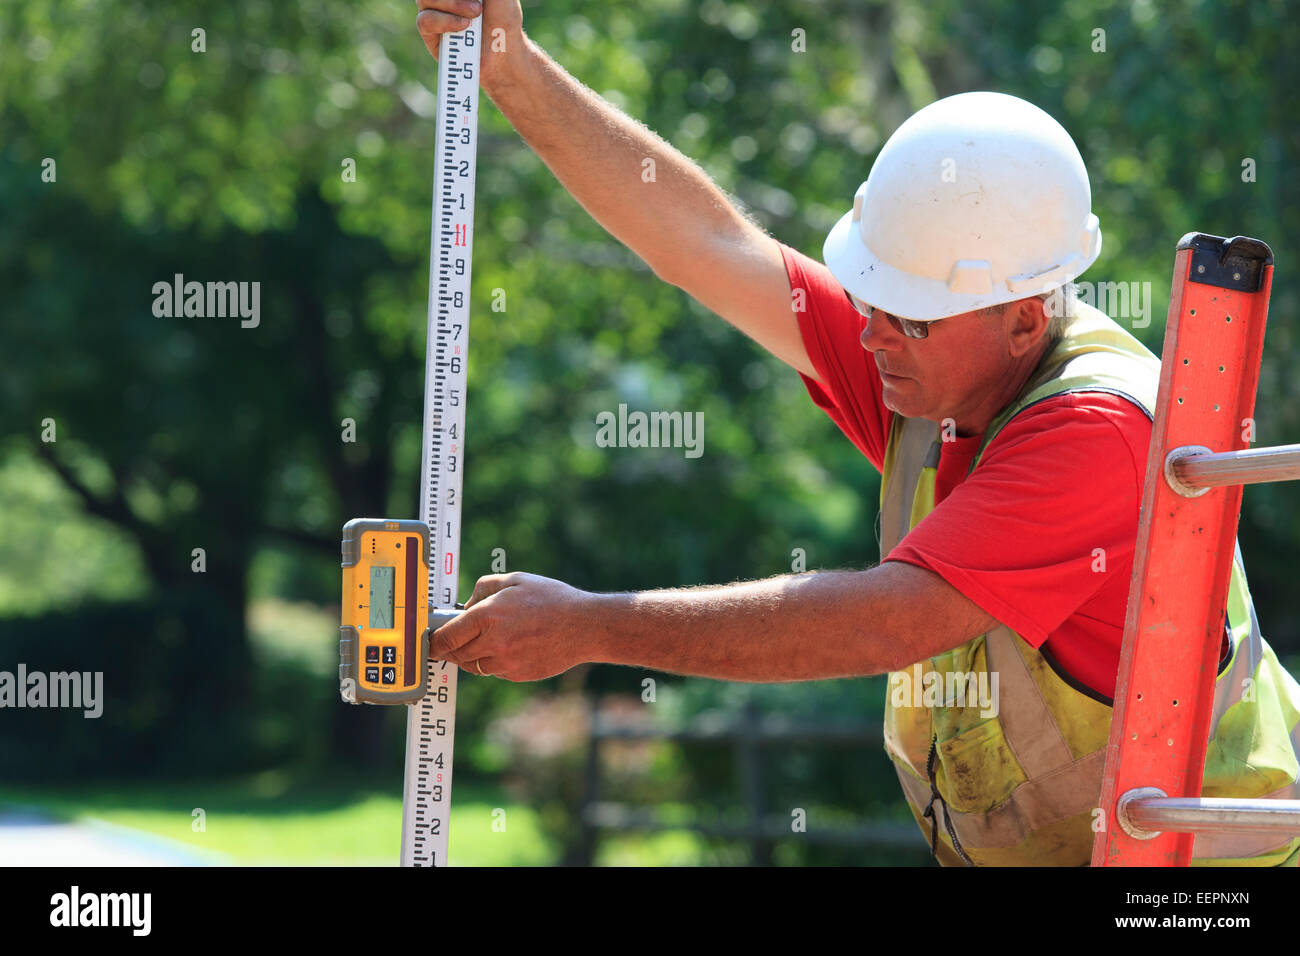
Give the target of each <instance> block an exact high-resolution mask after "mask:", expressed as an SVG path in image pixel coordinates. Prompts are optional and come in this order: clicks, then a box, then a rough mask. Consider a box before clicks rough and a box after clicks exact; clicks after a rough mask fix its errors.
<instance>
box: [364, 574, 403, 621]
mask: <svg viewBox="0 0 1300 956" xmlns="http://www.w3.org/2000/svg"><path fill="white" fill-rule="evenodd" d="M396 571H397V569H396V568H380V567H374V566H372V567H371V568H370V626H371V627H372V628H378V629H388V628H391V627H392V626H393V584H394V576H395V574H396Z"/></svg>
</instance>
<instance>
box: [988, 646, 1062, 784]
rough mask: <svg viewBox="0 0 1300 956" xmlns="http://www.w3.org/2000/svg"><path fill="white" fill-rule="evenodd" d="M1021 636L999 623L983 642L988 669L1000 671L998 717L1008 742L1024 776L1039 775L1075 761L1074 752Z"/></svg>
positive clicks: (994, 671) (995, 671) (991, 671)
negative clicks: (1021, 645) (1024, 652)
mask: <svg viewBox="0 0 1300 956" xmlns="http://www.w3.org/2000/svg"><path fill="white" fill-rule="evenodd" d="M1019 640H1021V638H1019V637H1017V636H1016V634H1015V633H1014V632H1012V630H1011V629H1010V628H1008V627H1007V626H1006V625H999V626H998V627H996V628H994V629H993V630H991V631H989V632H988V636H987V637H986V638H985V645H984V646H985V653H986V654H987V660H988V670H989V673H990V674H993V673H996V674H997V675H998V719H999V720H1001V722H1002V733H1003V736H1004V737H1005V739H1006V741H1007V746H1008V747H1010V748H1011V752H1012V753H1014V754H1015V755H1016V760H1017V761H1018V762H1019V764H1020V767H1021V769H1022V770H1023V771H1024V772H1025V776H1026V777H1037V776H1040V775H1042V774H1047V773H1051V772H1052V771H1053V770H1056V769H1057V768H1058V767H1064V766H1066V765H1067V764H1070V763H1073V762H1074V754H1073V752H1072V751H1071V750H1070V746H1069V744H1067V743H1066V742H1065V737H1064V736H1062V734H1061V730H1060V728H1059V727H1058V726H1057V724H1056V719H1055V718H1054V717H1053V716H1052V711H1051V709H1050V708H1049V707H1048V706H1047V701H1045V700H1044V699H1043V695H1042V692H1041V691H1040V690H1039V689H1038V683H1037V682H1036V681H1035V680H1034V677H1033V675H1032V674H1030V673H1029V666H1028V665H1027V664H1026V663H1025V659H1024V658H1023V657H1022V656H1021V655H1020V650H1019V649H1018V648H1017V647H1016V644H1015V642H1016V641H1019Z"/></svg>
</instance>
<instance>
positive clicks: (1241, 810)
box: [1119, 794, 1300, 837]
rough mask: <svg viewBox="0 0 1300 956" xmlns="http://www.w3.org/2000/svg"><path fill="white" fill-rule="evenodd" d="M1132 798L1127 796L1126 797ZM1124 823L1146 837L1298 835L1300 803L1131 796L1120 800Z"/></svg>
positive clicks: (1290, 801) (1293, 801) (1289, 801)
mask: <svg viewBox="0 0 1300 956" xmlns="http://www.w3.org/2000/svg"><path fill="white" fill-rule="evenodd" d="M1128 796H1129V795H1127V794H1126V798H1127V797H1128ZM1119 812H1120V816H1121V818H1122V819H1121V821H1120V822H1121V824H1122V825H1125V829H1126V830H1129V831H1130V832H1133V831H1137V833H1134V835H1137V834H1138V833H1140V834H1141V835H1142V836H1143V837H1147V836H1155V835H1156V834H1158V833H1161V832H1164V831H1166V830H1168V831H1171V832H1174V833H1297V834H1300V800H1241V799H1230V798H1227V797H1219V798H1208V797H1197V798H1191V797H1148V796H1143V797H1132V798H1127V799H1123V800H1121V801H1120V805H1119Z"/></svg>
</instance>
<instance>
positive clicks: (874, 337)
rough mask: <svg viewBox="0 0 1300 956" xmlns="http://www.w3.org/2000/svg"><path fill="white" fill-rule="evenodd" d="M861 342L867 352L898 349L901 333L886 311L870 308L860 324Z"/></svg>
mask: <svg viewBox="0 0 1300 956" xmlns="http://www.w3.org/2000/svg"><path fill="white" fill-rule="evenodd" d="M861 342H862V347H863V348H864V349H866V350H867V351H868V352H878V351H880V350H882V349H884V350H894V349H900V348H902V347H903V334H902V333H901V332H899V331H898V329H896V328H894V323H893V322H891V321H890V319H889V314H888V313H887V312H883V311H881V310H880V309H872V310H871V311H870V313H868V315H867V321H866V324H865V325H863V326H862V338H861Z"/></svg>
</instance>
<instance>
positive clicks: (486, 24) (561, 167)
mask: <svg viewBox="0 0 1300 956" xmlns="http://www.w3.org/2000/svg"><path fill="white" fill-rule="evenodd" d="M419 7H420V10H421V13H420V14H419V15H418V18H417V21H416V22H417V26H418V27H419V29H420V34H421V36H422V37H423V38H424V42H425V44H426V46H428V48H429V50H430V52H434V53H435V54H436V51H437V49H438V42H439V40H440V39H441V36H442V34H443V33H447V32H459V31H461V30H463V29H464V28H465V24H466V22H465V21H464V20H462V19H460V17H473V16H477V15H478V11H479V9H480V7H479V6H477V5H476V4H475V3H473V2H472V0H419ZM481 9H482V10H483V17H484V21H483V53H482V58H483V64H482V67H481V69H482V80H483V90H484V91H485V92H486V93H487V94H488V96H490V97H491V98H492V101H493V102H494V103H495V104H496V105H497V108H498V109H500V110H501V112H502V113H503V114H504V115H505V117H506V118H507V119H508V120H509V121H510V123H511V125H513V126H514V128H515V129H516V130H517V131H518V132H519V135H520V136H522V137H523V139H524V141H525V142H526V143H528V145H529V146H531V147H532V149H533V150H534V151H535V152H536V153H537V155H538V156H539V157H541V159H542V161H543V162H545V163H546V165H547V166H548V167H550V169H551V172H553V173H554V174H555V178H556V179H558V180H559V181H560V182H561V183H562V184H563V185H564V187H565V188H566V189H567V190H568V191H569V192H570V193H571V194H572V195H573V197H574V198H575V199H577V200H578V202H579V203H581V204H582V206H583V208H585V209H586V210H587V212H589V213H590V214H591V216H592V217H593V218H594V219H595V220H596V221H597V222H599V223H600V224H601V225H602V226H604V227H605V229H607V230H608V231H609V232H610V234H612V235H613V236H614V237H615V238H616V239H618V240H619V241H620V242H622V243H623V244H624V245H626V246H627V247H628V248H630V249H631V250H632V251H633V252H635V253H636V254H637V255H638V256H640V257H641V258H642V259H643V260H645V262H646V264H647V265H649V266H650V268H651V269H653V270H654V272H655V275H657V276H659V278H661V279H663V280H664V281H666V282H669V283H671V284H672V285H675V286H677V287H678V288H680V289H682V290H683V291H685V292H687V293H688V294H690V295H691V296H692V297H694V298H695V299H697V300H698V301H699V302H700V303H701V304H703V305H704V306H705V307H706V308H708V309H710V310H712V311H713V312H716V313H717V314H718V315H720V316H722V317H723V318H724V319H726V320H727V321H728V322H730V323H731V324H732V325H734V326H735V327H736V328H738V329H740V331H742V332H744V333H745V334H746V335H748V336H749V337H750V338H752V339H754V340H755V341H756V342H758V343H759V344H760V345H762V346H763V347H764V348H766V349H767V350H768V351H769V352H771V353H772V354H774V355H775V356H776V357H777V358H779V359H781V360H782V361H783V362H785V363H786V364H787V365H790V366H792V367H794V368H796V369H798V370H799V371H800V372H803V373H804V374H805V375H808V376H810V377H812V378H816V372H815V370H814V369H813V367H812V363H811V362H810V361H809V360H808V355H807V352H806V350H805V349H804V346H803V340H802V339H801V338H800V335H799V327H798V324H797V322H796V319H795V314H794V312H793V310H792V308H791V292H790V284H789V279H788V278H787V276H786V271H785V265H784V263H783V261H782V259H781V252H780V249H779V247H778V245H777V242H776V240H775V239H773V238H772V237H771V236H769V235H767V234H766V233H764V232H763V230H762V229H761V228H759V227H758V226H757V225H755V224H754V223H752V222H750V221H749V220H748V219H746V218H745V216H744V215H743V214H742V213H741V212H740V210H738V209H737V208H736V207H735V205H734V204H733V203H732V202H731V200H730V199H728V198H727V195H726V194H725V193H724V192H723V191H722V190H721V189H719V188H718V187H717V185H715V184H714V183H713V181H712V180H710V179H709V177H708V176H707V175H706V174H705V173H704V171H703V170H702V169H700V167H699V166H697V165H696V164H695V163H693V162H692V161H691V160H690V159H688V158H687V157H686V156H684V155H683V154H682V153H681V152H680V151H678V150H677V149H675V148H673V147H672V146H671V145H669V144H668V143H667V142H666V141H665V140H664V139H662V138H661V137H660V136H658V135H657V134H656V133H654V132H653V131H652V130H650V129H649V128H647V127H646V126H645V125H644V124H642V123H640V122H638V121H636V120H635V119H633V118H631V117H630V116H628V115H627V114H625V113H623V112H622V111H621V110H619V109H618V108H617V107H615V106H613V105H612V104H611V103H609V102H607V101H606V100H604V99H602V98H601V97H600V96H598V95H597V94H596V93H595V92H593V91H592V90H590V89H588V88H587V87H586V86H584V85H583V84H581V83H579V82H578V81H577V80H575V79H574V78H573V77H572V76H570V75H569V74H568V73H567V72H565V70H564V68H563V67H561V66H560V65H559V64H558V63H556V62H555V61H554V60H553V59H551V58H550V57H549V56H548V55H547V54H546V52H545V51H544V50H542V48H541V47H539V46H537V44H535V43H533V42H532V40H530V39H529V38H528V37H527V35H525V33H524V31H523V23H522V21H523V15H522V13H521V12H520V8H519V3H518V0H487V3H486V5H485V6H483V7H482V8H481ZM496 30H500V31H502V32H501V33H500V34H496V38H497V42H496V43H495V44H494V32H495V31H496ZM502 42H504V45H505V49H504V50H500V49H499V47H500V45H501V43H502ZM494 46H495V47H497V48H498V49H495V50H494ZM647 161H652V162H653V167H651V165H650V163H649V162H647ZM651 168H653V178H651V177H650V176H649V173H648V170H650V169H651ZM647 180H649V181H647Z"/></svg>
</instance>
